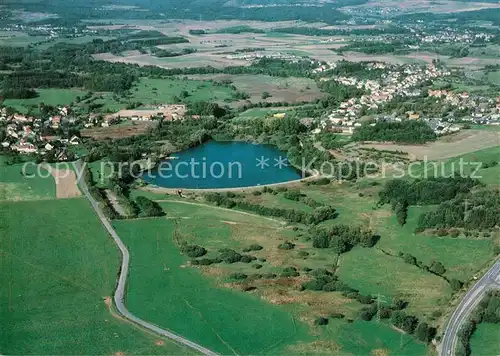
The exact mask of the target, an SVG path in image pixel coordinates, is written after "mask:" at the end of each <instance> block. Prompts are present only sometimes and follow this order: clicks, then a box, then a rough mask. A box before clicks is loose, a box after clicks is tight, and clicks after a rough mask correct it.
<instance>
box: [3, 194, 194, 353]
mask: <svg viewBox="0 0 500 356" xmlns="http://www.w3.org/2000/svg"><path fill="white" fill-rule="evenodd" d="M0 221H2V224H0V280H1V281H2V288H0V305H2V307H1V308H0V320H2V327H1V328H0V349H1V350H2V352H3V353H6V354H87V355H98V354H99V355H101V354H108V355H109V354H116V355H118V353H120V354H185V353H187V352H188V351H187V350H186V349H184V348H181V347H179V346H177V345H176V344H173V343H171V342H170V341H168V340H161V339H160V338H159V337H157V336H155V335H152V334H149V333H146V332H145V331H142V330H140V329H138V328H137V327H135V326H132V325H131V324H129V323H128V322H125V321H123V320H121V319H119V318H117V317H116V316H115V315H114V314H112V313H110V311H109V309H108V307H107V306H106V303H105V300H104V298H105V297H109V296H111V295H112V293H113V289H114V287H115V284H116V275H117V272H118V267H119V261H120V259H119V253H118V250H117V248H116V247H115V245H114V244H113V242H112V240H111V239H110V238H109V236H107V234H106V233H105V230H104V229H103V228H102V226H101V224H100V222H99V220H98V219H97V217H96V216H95V215H94V212H93V211H92V208H91V207H90V205H89V203H88V202H87V201H86V200H85V199H83V198H75V199H61V200H49V201H43V202H15V203H12V202H3V203H0Z"/></svg>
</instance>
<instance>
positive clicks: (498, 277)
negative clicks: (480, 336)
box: [439, 260, 500, 356]
mask: <svg viewBox="0 0 500 356" xmlns="http://www.w3.org/2000/svg"><path fill="white" fill-rule="evenodd" d="M499 283H500V260H497V261H496V263H495V264H494V265H493V267H491V268H490V269H489V270H488V272H486V274H485V275H484V276H483V277H482V278H481V279H480V280H479V281H477V283H476V284H475V285H474V286H473V287H472V288H471V289H470V290H469V291H468V292H467V294H466V295H465V296H464V298H463V299H462V301H461V302H460V304H459V305H458V307H457V308H456V309H455V311H454V312H453V314H452V316H451V318H450V320H449V321H448V324H447V325H446V329H445V331H444V336H443V338H442V340H441V349H440V352H439V354H440V355H442V356H447V355H455V348H456V346H457V342H458V331H459V330H460V327H461V326H462V324H463V323H464V322H465V321H466V320H467V318H468V316H469V315H470V313H471V312H472V311H473V310H474V308H475V307H476V306H477V305H478V304H479V302H480V301H481V299H482V298H483V297H484V295H485V294H486V293H487V292H488V290H490V289H492V288H499V286H500V285H499Z"/></svg>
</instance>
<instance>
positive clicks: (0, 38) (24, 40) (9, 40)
mask: <svg viewBox="0 0 500 356" xmlns="http://www.w3.org/2000/svg"><path fill="white" fill-rule="evenodd" d="M46 39H47V37H45V36H29V35H28V34H27V33H24V32H11V31H0V45H1V46H16V47H26V46H28V45H30V44H33V43H37V42H40V41H45V40H46Z"/></svg>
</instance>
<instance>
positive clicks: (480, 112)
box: [315, 63, 500, 135]
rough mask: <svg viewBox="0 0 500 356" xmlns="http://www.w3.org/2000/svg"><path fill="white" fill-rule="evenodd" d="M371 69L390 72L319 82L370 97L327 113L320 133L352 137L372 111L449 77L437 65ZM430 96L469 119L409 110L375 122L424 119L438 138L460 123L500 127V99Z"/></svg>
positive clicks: (434, 93) (446, 92)
mask: <svg viewBox="0 0 500 356" xmlns="http://www.w3.org/2000/svg"><path fill="white" fill-rule="evenodd" d="M335 66H336V64H335V63H327V64H324V65H322V66H320V67H319V68H317V69H315V72H316V73H322V72H325V73H328V70H330V69H332V68H335ZM370 68H373V69H387V70H388V72H387V74H385V75H383V76H382V77H381V78H379V79H376V80H374V79H360V78H357V77H346V76H333V77H323V78H320V81H328V80H334V81H336V82H338V83H340V84H343V85H346V86H354V87H356V88H358V89H365V90H366V91H367V92H368V94H365V95H362V96H361V97H360V98H350V99H348V100H346V101H344V102H342V103H341V104H340V105H339V107H338V108H337V109H334V110H333V111H331V112H330V113H328V114H327V115H326V116H325V117H324V118H323V119H321V121H320V125H319V128H318V129H317V130H319V131H321V130H331V131H337V132H343V133H348V134H351V133H353V131H354V129H355V128H356V127H360V126H361V125H362V121H363V120H362V118H363V117H365V116H366V114H367V113H369V112H370V110H377V109H379V108H382V107H383V105H384V104H385V103H388V102H390V101H391V100H393V99H394V98H411V97H418V96H420V95H421V93H422V89H421V84H422V83H425V82H428V81H432V80H435V79H437V78H440V77H446V76H450V75H451V72H450V70H448V69H441V68H438V67H437V66H436V65H435V64H429V65H427V66H426V67H422V66H418V65H405V66H404V69H403V70H401V69H400V68H399V67H394V66H390V65H387V64H385V63H372V64H371V65H370ZM427 94H428V96H429V97H433V98H436V100H442V101H443V102H446V103H447V104H448V105H450V106H453V107H456V108H458V109H460V110H464V109H468V110H470V111H471V112H472V113H471V115H470V116H466V117H461V118H455V117H453V116H449V117H443V118H435V117H423V115H421V114H419V113H418V112H415V111H407V112H406V113H405V116H398V115H393V114H391V113H384V114H381V115H375V119H376V120H385V121H395V122H401V121H402V120H403V119H409V120H424V121H425V122H427V124H428V125H429V126H430V127H431V128H432V129H433V130H434V132H435V133H436V134H437V135H443V134H447V133H451V132H456V131H458V130H460V128H461V126H459V125H457V123H458V122H461V123H463V122H469V123H474V124H480V125H500V96H499V97H497V98H495V99H493V98H485V97H477V96H472V95H469V93H468V92H462V93H455V92H453V91H451V90H431V89H428V91H427Z"/></svg>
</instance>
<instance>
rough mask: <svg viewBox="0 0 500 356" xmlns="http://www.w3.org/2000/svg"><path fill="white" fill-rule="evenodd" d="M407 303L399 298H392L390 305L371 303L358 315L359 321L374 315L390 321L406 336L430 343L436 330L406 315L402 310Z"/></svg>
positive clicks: (412, 316) (367, 319)
mask: <svg viewBox="0 0 500 356" xmlns="http://www.w3.org/2000/svg"><path fill="white" fill-rule="evenodd" d="M407 305H408V303H407V302H405V301H403V300H402V299H399V298H394V299H393V302H392V305H390V306H385V305H377V304H374V303H372V304H371V305H370V306H369V307H366V308H363V309H362V310H361V313H360V315H359V317H360V319H362V320H365V321H369V320H372V319H373V317H374V316H375V315H377V317H378V318H380V319H390V322H391V324H392V325H394V326H395V327H397V328H399V329H401V330H403V331H405V332H406V333H408V334H413V335H414V336H415V337H416V338H417V339H418V340H420V341H422V342H426V343H428V342H430V341H431V340H432V339H433V338H434V336H435V335H436V332H437V330H436V328H434V327H431V326H429V324H427V323H426V322H425V321H419V319H418V318H417V317H416V316H414V315H410V314H408V313H406V312H405V311H404V309H405V308H406V307H407Z"/></svg>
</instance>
